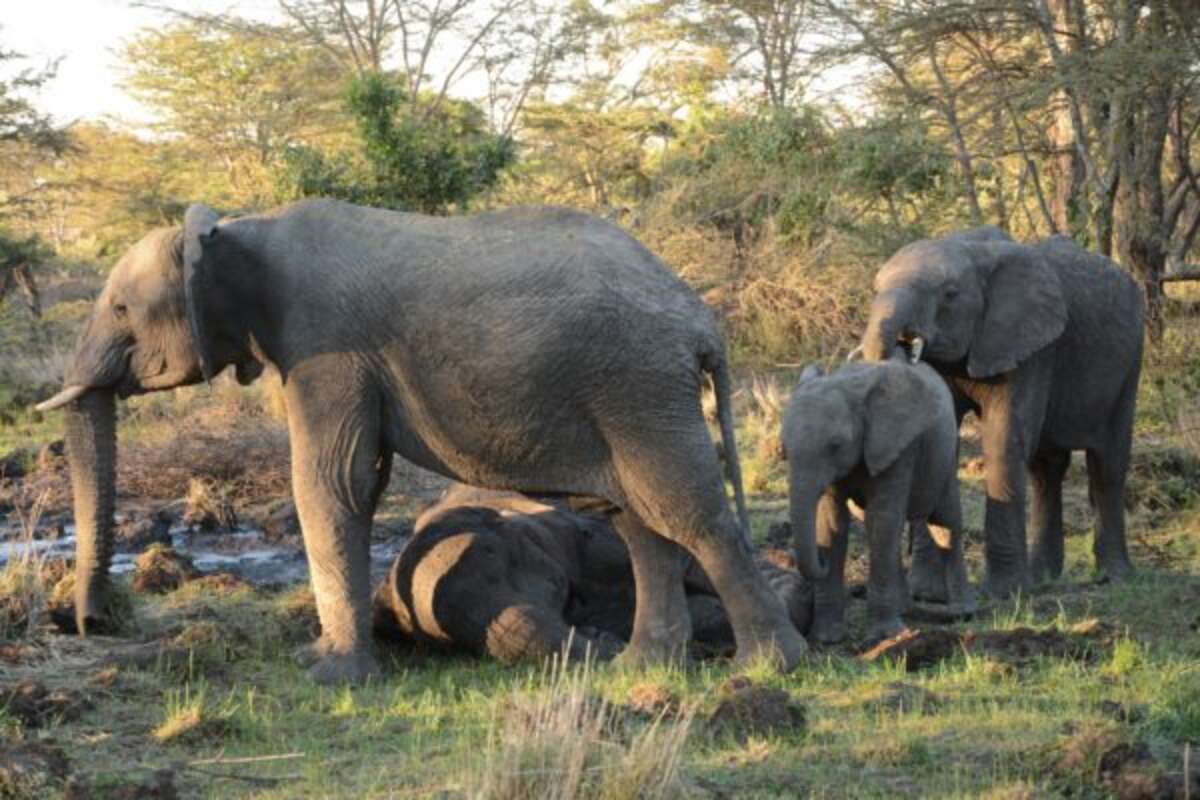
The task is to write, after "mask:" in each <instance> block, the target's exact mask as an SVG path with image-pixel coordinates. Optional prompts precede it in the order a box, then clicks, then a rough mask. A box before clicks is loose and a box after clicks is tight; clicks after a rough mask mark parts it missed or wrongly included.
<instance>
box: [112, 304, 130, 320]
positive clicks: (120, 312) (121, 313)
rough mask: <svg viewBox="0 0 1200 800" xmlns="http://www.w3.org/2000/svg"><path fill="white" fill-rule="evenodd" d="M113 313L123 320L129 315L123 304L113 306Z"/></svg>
mask: <svg viewBox="0 0 1200 800" xmlns="http://www.w3.org/2000/svg"><path fill="white" fill-rule="evenodd" d="M113 313H114V314H116V315H117V316H118V317H121V318H122V319H124V317H125V315H126V314H128V313H129V308H128V307H127V306H126V305H125V304H124V303H117V304H115V305H114V306H113Z"/></svg>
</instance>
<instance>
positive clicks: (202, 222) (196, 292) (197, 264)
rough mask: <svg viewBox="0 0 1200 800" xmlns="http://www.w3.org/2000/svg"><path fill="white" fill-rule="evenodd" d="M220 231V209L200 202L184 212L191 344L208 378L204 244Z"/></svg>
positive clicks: (185, 286)
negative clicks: (218, 212) (218, 224)
mask: <svg viewBox="0 0 1200 800" xmlns="http://www.w3.org/2000/svg"><path fill="white" fill-rule="evenodd" d="M216 235H217V212H215V211H213V210H212V209H211V208H209V207H208V206H205V205H201V204H200V203H196V204H193V205H191V206H189V207H188V210H187V213H186V214H184V216H183V296H184V306H185V307H186V309H187V318H188V328H189V329H190V330H191V332H192V344H193V346H194V347H195V348H196V357H197V358H198V359H199V360H200V371H201V372H203V373H204V379H205V380H206V381H209V380H212V377H213V354H212V352H211V350H210V343H209V338H208V335H207V332H206V331H205V324H204V297H205V295H206V292H205V286H206V283H207V280H208V276H207V275H206V266H205V263H204V261H205V259H204V248H205V247H206V246H208V245H209V243H210V242H211V241H212V239H213V237H215V236H216Z"/></svg>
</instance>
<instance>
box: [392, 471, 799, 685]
mask: <svg viewBox="0 0 1200 800" xmlns="http://www.w3.org/2000/svg"><path fill="white" fill-rule="evenodd" d="M759 569H760V571H761V572H762V573H763V576H764V578H765V579H766V580H767V582H768V583H769V584H770V585H771V587H772V589H773V590H774V591H775V593H776V594H777V595H778V596H779V598H780V600H781V601H782V602H783V604H784V606H785V607H786V608H787V609H788V612H789V616H790V617H791V619H792V621H793V623H794V624H795V625H796V626H797V628H798V629H800V630H801V631H804V630H807V628H808V625H809V621H810V619H811V614H812V589H811V586H810V585H809V584H808V583H806V582H805V581H804V580H803V579H802V578H801V577H800V575H799V574H797V573H796V572H794V571H790V570H785V569H781V568H779V567H777V566H775V565H773V564H770V563H765V562H763V563H760V564H759ZM685 585H686V590H687V607H688V614H689V617H690V619H691V629H692V638H693V640H694V641H696V642H698V643H700V644H702V645H704V646H706V647H707V648H717V649H724V648H728V647H731V646H732V645H733V643H734V642H733V631H732V630H731V628H730V626H729V620H728V617H727V616H726V614H725V612H724V609H723V608H722V607H721V604H720V602H719V601H718V599H717V597H716V593H715V591H714V590H713V588H712V585H711V584H710V583H709V581H708V579H707V578H706V577H705V575H704V573H703V572H702V571H700V570H699V569H698V568H696V566H695V563H694V562H691V563H690V564H689V566H688V570H687V572H686V573H685ZM634 613H635V609H634V580H633V567H632V564H631V562H630V559H629V551H628V550H627V548H626V547H625V545H624V543H623V542H622V541H621V539H620V537H619V536H618V535H617V533H616V531H615V530H614V529H613V527H612V525H610V524H609V522H608V520H607V519H605V518H604V517H603V516H600V515H595V514H583V513H576V512H573V511H571V510H569V509H568V508H567V507H566V505H565V504H563V503H561V502H555V501H553V500H545V501H543V500H542V499H535V498H531V497H526V496H524V495H520V494H517V493H515V492H497V491H489V490H484V489H477V488H474V487H470V486H464V485H462V484H458V485H455V486H452V487H451V488H450V489H449V490H448V491H447V493H446V494H445V496H444V497H443V498H442V499H441V500H440V501H439V502H438V503H437V504H436V505H435V506H433V507H432V508H430V509H428V510H427V511H426V512H425V513H423V514H422V515H421V517H420V518H419V519H418V520H417V523H416V526H415V529H414V532H413V536H412V538H411V539H410V540H409V541H408V542H407V543H406V544H405V546H404V548H403V549H402V550H401V552H400V553H399V554H398V555H397V556H396V560H395V562H393V564H392V568H391V570H390V571H389V573H388V576H387V578H386V579H385V580H384V581H383V582H382V583H381V584H380V585H379V587H378V588H377V589H376V592H375V630H376V634H377V635H383V636H387V637H392V638H396V637H399V638H411V639H417V640H421V641H431V642H436V643H438V644H441V645H446V646H451V647H456V648H462V649H466V650H468V651H471V652H474V653H477V654H487V655H490V656H492V657H493V658H496V659H498V660H500V661H504V662H506V663H511V662H515V661H520V660H527V659H534V660H537V659H542V658H545V657H547V656H552V655H556V654H561V653H564V652H566V653H567V655H568V656H569V657H570V658H583V657H585V655H587V654H589V653H590V655H591V656H592V657H596V658H599V659H601V660H606V659H608V658H611V657H613V656H615V655H616V654H617V653H618V652H619V651H620V649H621V647H623V646H624V643H625V641H626V640H628V639H629V637H630V635H631V634H632V629H633V620H634Z"/></svg>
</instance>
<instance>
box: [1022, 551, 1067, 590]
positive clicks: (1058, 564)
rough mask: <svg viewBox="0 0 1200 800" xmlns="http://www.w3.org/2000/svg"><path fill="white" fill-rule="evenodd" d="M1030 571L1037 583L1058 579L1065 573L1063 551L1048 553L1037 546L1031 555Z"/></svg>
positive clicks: (1034, 581)
mask: <svg viewBox="0 0 1200 800" xmlns="http://www.w3.org/2000/svg"><path fill="white" fill-rule="evenodd" d="M1029 571H1030V573H1031V574H1032V576H1033V583H1034V584H1035V585H1036V584H1041V583H1051V582H1052V581H1056V580H1058V579H1059V578H1061V577H1062V573H1063V559H1062V553H1061V552H1060V553H1057V554H1053V553H1046V552H1042V551H1041V550H1039V549H1036V548H1035V549H1034V551H1033V554H1032V556H1031V557H1030V561H1029Z"/></svg>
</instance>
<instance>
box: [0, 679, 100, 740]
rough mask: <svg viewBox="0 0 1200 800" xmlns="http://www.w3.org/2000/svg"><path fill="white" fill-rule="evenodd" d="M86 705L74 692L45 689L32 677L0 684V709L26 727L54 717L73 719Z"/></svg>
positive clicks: (40, 725) (43, 722) (81, 697)
mask: <svg viewBox="0 0 1200 800" xmlns="http://www.w3.org/2000/svg"><path fill="white" fill-rule="evenodd" d="M90 706H91V703H89V702H88V700H87V698H85V697H83V696H81V695H79V694H78V693H76V692H71V691H68V690H66V689H54V690H51V689H47V688H46V687H45V686H44V685H43V684H41V683H39V682H37V681H33V680H27V681H22V682H21V683H18V684H16V685H13V686H0V708H3V709H4V710H5V711H6V712H7V713H8V714H10V715H12V716H14V717H16V718H17V719H19V720H20V721H21V724H23V725H24V726H25V727H27V728H41V727H44V726H45V725H47V724H48V723H51V722H54V721H56V720H58V721H70V720H74V719H77V718H78V717H79V715H80V714H82V713H83V712H84V711H85V710H87V709H88V708H89V707H90Z"/></svg>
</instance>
